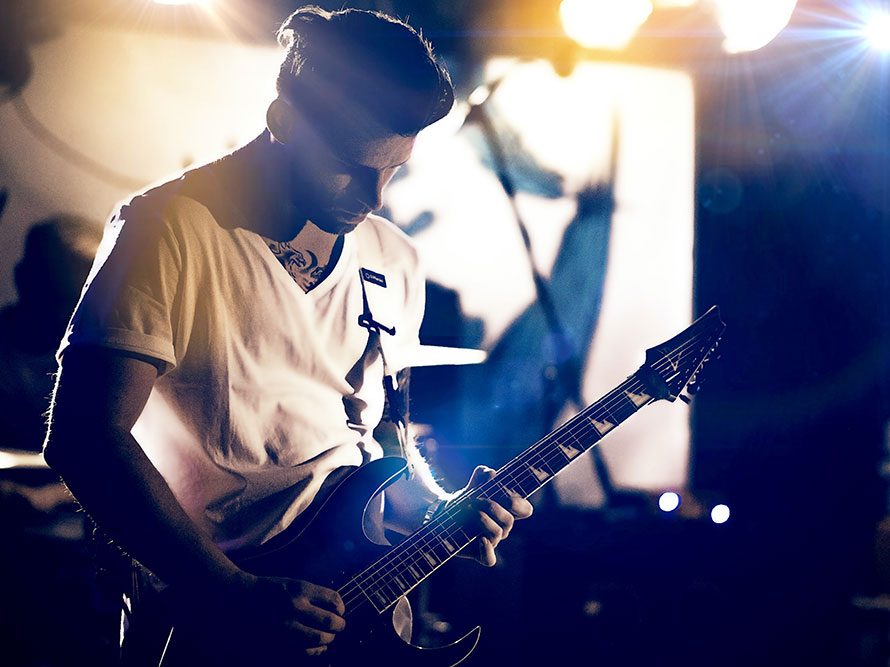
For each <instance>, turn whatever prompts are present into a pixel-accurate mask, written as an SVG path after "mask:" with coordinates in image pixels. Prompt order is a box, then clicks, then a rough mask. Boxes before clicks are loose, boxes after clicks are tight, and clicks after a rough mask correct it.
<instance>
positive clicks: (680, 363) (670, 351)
mask: <svg viewBox="0 0 890 667" xmlns="http://www.w3.org/2000/svg"><path fill="white" fill-rule="evenodd" d="M725 329H726V325H725V324H724V323H723V322H722V321H721V319H720V309H719V308H718V307H717V306H711V308H710V310H708V312H706V313H705V314H704V315H702V316H701V317H699V318H698V319H697V320H696V321H695V322H693V323H692V324H691V325H689V327H688V328H687V329H685V330H684V331H682V332H680V333H679V334H677V335H676V336H674V337H673V338H671V339H670V340H668V341H665V342H664V343H662V344H661V345H656V346H655V347H653V348H650V349H648V350H646V363H645V364H643V367H642V368H641V369H640V370H641V371H642V375H643V380H644V382H645V383H646V384H647V386H648V388H649V389H650V390H651V392H652V394H651V395H652V396H653V397H654V398H666V399H667V400H669V401H673V400H674V399H676V398H677V397H678V396H680V395H681V392H682V391H683V389H685V388H686V387H687V385H690V384H692V383H693V382H694V380H695V376H696V374H697V373H698V372H699V370H701V367H702V366H703V365H704V364H705V362H706V361H707V360H708V357H709V356H710V354H711V353H712V352H713V351H714V349H715V348H716V347H717V343H718V342H719V340H720V337H721V336H722V335H723V331H724V330H725ZM683 398H685V397H683Z"/></svg>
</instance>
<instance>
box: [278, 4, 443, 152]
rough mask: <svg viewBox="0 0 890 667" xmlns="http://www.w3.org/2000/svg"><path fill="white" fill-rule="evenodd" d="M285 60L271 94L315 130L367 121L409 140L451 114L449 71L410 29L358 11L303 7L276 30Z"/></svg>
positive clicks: (401, 24) (381, 17) (384, 18)
mask: <svg viewBox="0 0 890 667" xmlns="http://www.w3.org/2000/svg"><path fill="white" fill-rule="evenodd" d="M278 41H279V43H280V44H281V45H282V46H284V47H286V48H287V54H286V56H285V58H284V61H283V62H282V64H281V69H280V70H279V73H278V80H277V82H276V87H277V90H278V95H279V97H281V98H282V99H284V100H286V101H288V102H289V103H290V104H292V105H295V106H297V107H298V108H299V109H300V111H301V112H302V113H303V114H304V115H305V116H306V117H307V118H309V119H310V120H311V121H312V122H314V123H316V124H317V125H319V126H324V125H328V124H334V125H339V124H340V123H349V122H350V121H351V120H352V119H353V117H354V114H356V113H359V114H362V115H364V116H367V117H370V118H373V119H374V120H375V121H376V122H378V123H380V124H381V125H382V126H383V127H385V128H387V129H388V130H390V131H391V132H393V133H394V134H399V135H401V136H406V137H407V136H414V135H416V134H417V133H418V132H420V130H422V129H423V128H425V127H426V126H428V125H431V124H432V123H434V122H436V121H437V120H439V119H440V118H442V117H444V116H445V114H447V113H448V111H449V110H450V109H451V106H452V104H453V103H454V91H453V89H452V87H451V80H450V78H449V76H448V72H447V71H446V70H445V68H444V67H443V66H441V65H440V64H439V63H438V62H437V61H436V59H435V57H434V56H433V52H432V48H431V46H430V44H429V42H427V41H426V40H425V39H423V37H421V36H420V35H419V34H418V33H417V32H416V31H415V30H414V29H413V28H412V27H411V26H409V25H407V24H406V23H403V22H401V21H399V20H397V19H394V18H392V17H389V16H386V15H384V14H380V13H377V12H369V11H363V10H358V9H345V10H342V11H338V12H327V11H324V10H322V9H319V8H318V7H303V8H301V9H298V10H297V11H295V12H294V13H293V14H291V15H290V16H289V17H288V18H287V20H285V21H284V23H283V24H282V25H281V28H279V30H278Z"/></svg>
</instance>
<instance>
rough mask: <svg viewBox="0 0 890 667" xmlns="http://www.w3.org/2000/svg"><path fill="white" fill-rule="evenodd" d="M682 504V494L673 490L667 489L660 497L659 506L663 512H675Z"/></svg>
mask: <svg viewBox="0 0 890 667" xmlns="http://www.w3.org/2000/svg"><path fill="white" fill-rule="evenodd" d="M679 506H680V495H679V494H677V493H674V492H673V491H665V492H664V493H662V494H661V496H659V498H658V508H659V509H660V510H661V511H662V512H673V511H674V510H675V509H677V508H678V507H679Z"/></svg>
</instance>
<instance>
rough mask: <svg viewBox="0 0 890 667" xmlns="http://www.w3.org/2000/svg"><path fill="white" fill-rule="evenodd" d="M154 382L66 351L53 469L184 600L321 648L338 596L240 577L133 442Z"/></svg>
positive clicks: (115, 363) (141, 369) (140, 366)
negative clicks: (244, 615)
mask: <svg viewBox="0 0 890 667" xmlns="http://www.w3.org/2000/svg"><path fill="white" fill-rule="evenodd" d="M156 379H157V369H156V367H155V366H154V365H153V364H152V363H151V362H150V361H149V360H147V359H144V358H137V357H135V356H131V355H129V354H126V353H121V352H118V351H115V350H108V349H104V348H98V347H97V348H91V347H75V348H69V349H68V350H67V351H66V352H65V355H64V358H63V360H62V364H61V367H60V369H59V377H58V380H57V384H56V391H55V395H54V401H53V406H52V410H51V417H50V429H49V433H48V435H47V441H46V447H45V452H44V453H45V457H46V460H47V462H48V463H49V464H50V465H51V466H52V467H53V468H54V469H55V470H56V471H57V472H58V473H59V474H60V475H61V476H62V478H63V479H64V480H65V483H66V484H67V485H68V487H69V489H70V490H71V491H72V493H73V494H74V495H75V496H76V497H77V499H78V501H79V502H80V503H81V504H82V505H83V507H84V509H85V510H86V511H87V512H88V513H89V514H90V515H91V516H92V518H93V519H94V520H95V521H96V522H97V523H98V524H99V525H100V526H102V528H103V530H104V531H105V532H106V533H108V534H109V535H110V536H112V537H113V538H114V539H115V540H116V542H117V543H118V544H119V545H120V546H121V547H122V548H123V549H124V550H126V551H127V552H128V553H130V554H131V555H132V556H133V557H134V558H136V559H137V560H139V562H140V563H142V564H143V565H144V566H145V567H147V568H148V569H150V570H151V571H152V572H154V573H155V574H156V575H158V576H159V577H160V578H161V579H162V580H164V581H165V582H166V583H167V584H169V585H170V586H171V587H175V589H176V590H178V591H179V592H180V593H181V594H183V595H184V596H185V598H187V599H188V598H190V599H194V600H202V601H203V604H202V605H201V606H202V608H204V609H215V610H217V611H218V612H220V613H225V612H224V611H223V610H229V611H234V610H239V609H240V610H242V611H244V612H248V613H250V612H254V613H255V614H258V615H259V616H260V617H261V618H264V619H266V621H267V623H268V624H271V625H272V626H277V628H278V631H277V632H276V633H275V634H276V635H277V636H275V637H269V638H268V639H269V640H271V641H275V642H276V643H277V642H279V641H280V642H284V643H286V644H290V645H291V646H293V648H299V649H301V650H303V651H306V652H307V653H317V652H319V651H320V650H323V649H322V647H324V646H325V645H326V644H328V643H329V642H330V641H332V640H333V638H334V634H335V633H336V632H338V631H339V630H341V629H342V628H343V625H344V621H343V619H342V614H343V605H342V601H341V600H340V598H339V596H338V595H337V594H336V593H335V592H334V591H331V590H329V589H325V588H321V587H318V586H313V585H312V584H307V583H306V582H295V581H290V582H288V581H285V580H277V579H269V578H262V577H256V576H253V575H251V574H248V573H246V572H244V571H242V570H241V569H239V568H238V567H237V566H236V565H235V564H234V563H233V562H232V561H231V560H230V559H229V558H228V557H227V556H226V555H225V554H224V553H223V552H222V551H221V550H220V549H219V547H217V546H216V544H215V543H214V542H213V540H212V539H211V538H210V536H209V535H207V534H206V533H204V532H203V531H202V530H201V529H199V528H198V526H197V525H196V524H195V523H194V522H193V521H192V520H191V519H190V518H189V516H188V515H187V514H186V512H185V510H184V509H183V508H182V506H181V505H180V504H179V502H178V501H177V500H176V498H175V496H174V495H173V492H172V491H171V490H170V488H169V486H168V485H167V483H166V482H165V480H164V478H163V477H162V476H161V474H160V473H159V472H158V471H157V469H156V468H155V467H154V466H153V465H152V463H151V461H149V459H148V457H147V456H146V455H145V453H144V452H143V451H142V448H141V447H140V446H139V444H138V443H137V442H136V440H135V439H134V438H133V436H132V435H131V433H130V430H131V429H132V427H133V425H134V424H135V422H136V420H137V419H138V417H139V415H140V414H141V412H142V409H143V407H144V406H145V403H146V401H147V400H148V397H149V394H150V392H151V389H152V387H153V385H154V382H155V380H156ZM254 618H256V616H254ZM266 629H267V630H269V629H270V628H269V625H267V626H266Z"/></svg>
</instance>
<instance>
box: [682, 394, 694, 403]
mask: <svg viewBox="0 0 890 667" xmlns="http://www.w3.org/2000/svg"><path fill="white" fill-rule="evenodd" d="M680 400H681V401H683V402H684V403H685V404H686V405H689V404H690V403H692V399H691V398H690V397H689V396H687V395H686V394H680Z"/></svg>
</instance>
